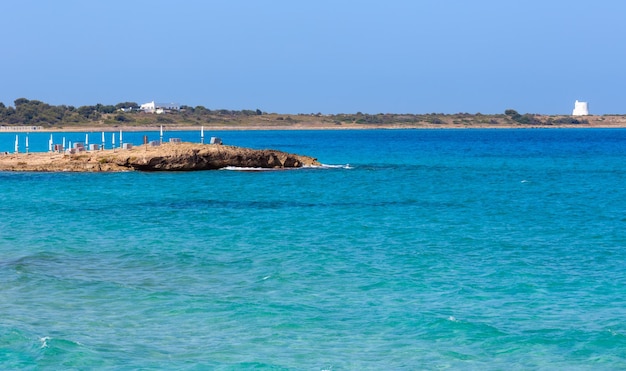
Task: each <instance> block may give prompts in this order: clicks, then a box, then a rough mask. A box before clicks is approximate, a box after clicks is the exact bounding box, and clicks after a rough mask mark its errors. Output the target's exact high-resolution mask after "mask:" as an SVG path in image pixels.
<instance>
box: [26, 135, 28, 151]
mask: <svg viewBox="0 0 626 371" xmlns="http://www.w3.org/2000/svg"><path fill="white" fill-rule="evenodd" d="M26 153H28V134H26Z"/></svg>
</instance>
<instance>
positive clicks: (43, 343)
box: [39, 336, 50, 349]
mask: <svg viewBox="0 0 626 371" xmlns="http://www.w3.org/2000/svg"><path fill="white" fill-rule="evenodd" d="M48 340H50V338H49V337H47V336H44V337H42V338H39V341H40V342H41V348H42V349H43V348H47V347H48Z"/></svg>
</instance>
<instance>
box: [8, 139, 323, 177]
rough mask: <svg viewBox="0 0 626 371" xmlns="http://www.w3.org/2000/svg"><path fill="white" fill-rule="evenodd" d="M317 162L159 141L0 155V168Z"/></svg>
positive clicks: (121, 168) (270, 165)
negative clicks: (73, 151) (157, 143)
mask: <svg viewBox="0 0 626 371" xmlns="http://www.w3.org/2000/svg"><path fill="white" fill-rule="evenodd" d="M319 165H320V163H319V162H318V161H317V160H316V159H314V158H312V157H308V156H300V155H294V154H290V153H286V152H281V151H275V150H254V149H249V148H242V147H233V146H223V145H210V144H195V143H163V144H162V145H160V146H156V147H152V146H145V145H144V146H139V147H133V148H132V149H128V150H126V149H116V150H105V151H92V152H80V153H78V154H60V153H30V154H9V155H0V171H42V172H44V171H46V172H51V171H74V172H115V171H133V170H140V171H193V170H212V169H221V168H224V167H228V166H233V167H250V168H279V169H282V168H298V167H303V166H319Z"/></svg>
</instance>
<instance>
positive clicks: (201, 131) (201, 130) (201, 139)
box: [200, 125, 204, 144]
mask: <svg viewBox="0 0 626 371" xmlns="http://www.w3.org/2000/svg"><path fill="white" fill-rule="evenodd" d="M200 143H202V144H204V125H202V126H201V127H200Z"/></svg>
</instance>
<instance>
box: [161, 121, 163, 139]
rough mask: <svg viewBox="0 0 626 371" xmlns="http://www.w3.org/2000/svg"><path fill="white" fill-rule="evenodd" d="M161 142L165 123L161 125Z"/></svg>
mask: <svg viewBox="0 0 626 371" xmlns="http://www.w3.org/2000/svg"><path fill="white" fill-rule="evenodd" d="M161 143H163V125H161Z"/></svg>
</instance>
